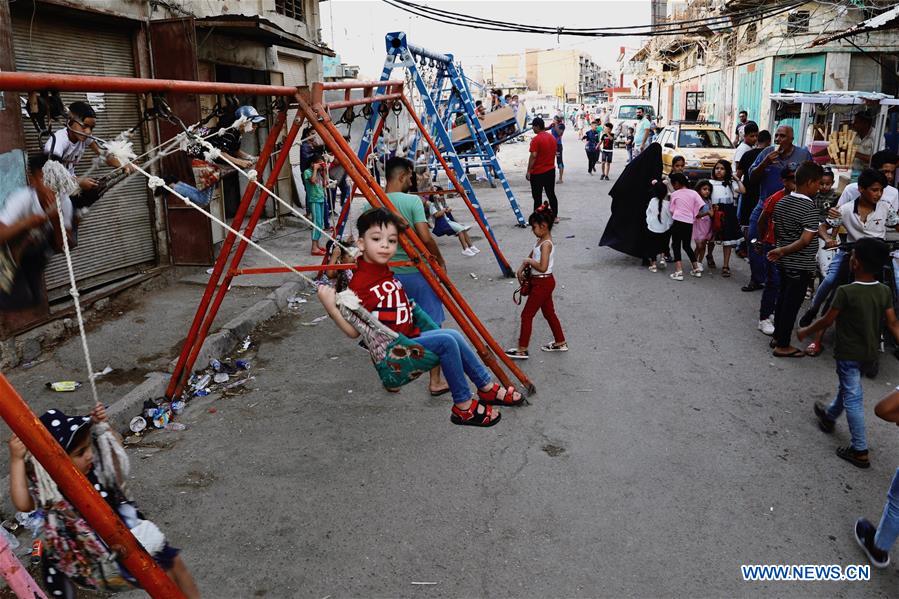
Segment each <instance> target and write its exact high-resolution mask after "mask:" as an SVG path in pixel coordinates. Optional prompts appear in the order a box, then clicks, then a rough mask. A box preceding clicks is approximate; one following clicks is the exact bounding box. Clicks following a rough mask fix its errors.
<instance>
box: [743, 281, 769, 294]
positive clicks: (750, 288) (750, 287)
mask: <svg viewBox="0 0 899 599" xmlns="http://www.w3.org/2000/svg"><path fill="white" fill-rule="evenodd" d="M764 288H765V286H764V285H759V284H758V283H756V282H755V281H749V284H748V285H743V286H742V287H740V291H747V292H748V291H758V290H759V289H764Z"/></svg>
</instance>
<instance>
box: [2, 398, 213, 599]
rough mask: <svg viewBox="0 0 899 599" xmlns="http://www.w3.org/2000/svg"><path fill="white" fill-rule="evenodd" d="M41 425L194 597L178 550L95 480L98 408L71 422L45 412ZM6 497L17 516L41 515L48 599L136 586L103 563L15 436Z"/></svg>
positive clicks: (94, 539)
mask: <svg viewBox="0 0 899 599" xmlns="http://www.w3.org/2000/svg"><path fill="white" fill-rule="evenodd" d="M40 420H41V423H43V425H44V426H45V427H46V428H47V430H48V431H50V434H51V435H52V436H53V438H54V439H56V441H57V442H58V443H59V444H60V445H61V446H62V448H63V449H64V450H65V451H66V453H67V454H69V458H70V459H71V460H72V463H73V464H74V465H75V467H76V468H77V469H78V471H79V472H81V473H82V474H83V475H84V476H85V477H86V478H87V480H88V482H90V483H91V485H93V487H94V489H96V490H97V492H98V493H99V494H100V496H101V497H102V498H103V499H104V500H105V501H106V503H108V504H109V506H110V507H111V508H112V509H113V511H114V512H115V513H116V514H118V516H119V517H120V518H121V519H122V522H124V523H125V525H126V526H128V528H130V529H131V530H132V532H133V533H135V536H138V537H139V540H140V542H141V544H142V545H144V547H145V548H147V551H148V552H149V553H151V554H152V555H153V558H154V559H155V560H156V562H157V563H158V564H159V565H160V566H161V567H162V568H163V569H164V570H165V571H166V572H167V573H168V575H169V577H170V578H171V579H172V580H173V581H174V582H175V584H177V585H178V587H179V588H180V589H181V591H182V592H183V593H184V595H185V597H189V598H191V599H193V598H197V597H199V596H200V592H199V590H198V589H197V586H196V583H195V582H194V580H193V577H192V576H191V574H190V572H189V571H188V570H187V566H185V564H184V562H183V561H182V560H181V558H180V556H179V555H178V554H179V550H178V549H176V548H174V547H172V546H171V545H169V544H168V542H166V541H165V537H164V536H163V535H162V533H161V532H160V531H159V529H158V528H157V527H156V526H155V525H154V524H153V523H152V522H149V521H148V520H145V519H144V518H143V515H142V514H141V513H140V512H138V511H137V508H136V507H135V505H134V503H133V502H132V501H130V500H129V499H128V497H127V496H126V495H125V493H124V491H123V490H122V489H121V488H120V487H119V486H117V485H113V486H110V485H108V484H104V482H102V481H101V480H100V479H101V478H104V479H105V477H100V476H99V475H98V472H97V469H96V468H95V465H94V449H95V447H96V445H95V440H94V436H93V434H92V433H93V432H95V431H93V429H94V425H99V424H101V423H105V422H106V410H105V409H104V408H103V406H102V405H97V406H96V407H95V408H94V409H93V410H92V411H91V413H90V415H89V416H74V417H71V416H66V415H65V414H64V413H62V412H61V411H59V410H48V411H47V412H46V413H44V414H43V415H42V416H41V417H40ZM104 426H107V427H108V425H104ZM98 428H100V427H98ZM106 434H108V433H106ZM113 434H114V433H113ZM9 492H10V499H11V501H12V504H13V506H14V507H15V508H16V509H17V510H19V511H21V512H31V511H34V510H35V509H39V510H41V511H43V512H44V514H45V518H46V521H45V524H44V527H43V536H44V539H45V543H46V546H45V549H44V555H43V562H42V567H43V575H44V583H45V585H46V588H47V590H48V591H50V594H51V595H52V596H53V597H63V598H65V599H75V597H76V595H77V590H76V585H77V586H79V587H84V588H90V589H97V590H104V591H108V590H121V589H123V588H128V587H134V586H136V584H137V583H136V581H135V580H134V578H133V577H132V576H131V575H130V574H128V572H127V571H125V569H124V568H122V567H121V565H119V564H118V563H116V562H112V561H110V560H109V559H108V558H109V556H110V555H111V554H110V550H109V549H108V548H107V547H106V545H104V544H103V541H102V540H101V539H100V537H99V536H98V535H97V533H95V532H94V530H93V529H92V528H91V527H90V525H89V524H88V523H87V522H86V521H85V520H84V518H83V517H82V516H81V515H80V514H79V513H78V511H77V510H76V509H75V508H74V507H73V506H72V505H71V503H70V502H69V501H68V500H67V499H66V498H65V497H64V496H63V495H62V493H60V492H59V490H58V489H57V488H56V485H55V484H54V483H53V481H52V479H50V478H49V475H48V474H47V473H46V471H44V469H43V467H42V466H41V465H40V463H38V462H37V460H35V459H34V458H33V457H30V456H29V454H28V450H27V449H26V448H25V444H24V443H22V441H21V440H20V439H19V438H18V437H16V436H15V435H13V436H12V438H10V440H9Z"/></svg>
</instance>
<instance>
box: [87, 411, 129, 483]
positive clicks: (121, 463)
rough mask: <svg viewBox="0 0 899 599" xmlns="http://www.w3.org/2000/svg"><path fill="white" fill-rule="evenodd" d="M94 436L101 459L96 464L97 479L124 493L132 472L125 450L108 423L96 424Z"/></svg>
mask: <svg viewBox="0 0 899 599" xmlns="http://www.w3.org/2000/svg"><path fill="white" fill-rule="evenodd" d="M94 435H95V436H96V441H97V453H98V454H99V457H100V460H99V461H98V462H96V463H95V464H94V470H95V471H96V473H97V478H98V479H99V480H100V482H101V483H103V484H104V485H106V486H107V487H116V488H118V489H122V491H124V490H125V486H126V483H127V481H128V474H129V472H130V471H131V461H130V460H129V459H128V454H127V453H125V448H124V447H122V444H121V443H119V439H118V437H116V435H115V433H114V432H113V431H112V427H110V426H109V423H108V422H100V423H97V424H95V425H94Z"/></svg>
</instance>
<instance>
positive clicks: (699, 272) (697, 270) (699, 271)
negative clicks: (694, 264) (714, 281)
mask: <svg viewBox="0 0 899 599" xmlns="http://www.w3.org/2000/svg"><path fill="white" fill-rule="evenodd" d="M690 276H691V277H696V278H697V279H698V278H699V277H701V276H702V269H701V268H694V269H693V270H691V271H690Z"/></svg>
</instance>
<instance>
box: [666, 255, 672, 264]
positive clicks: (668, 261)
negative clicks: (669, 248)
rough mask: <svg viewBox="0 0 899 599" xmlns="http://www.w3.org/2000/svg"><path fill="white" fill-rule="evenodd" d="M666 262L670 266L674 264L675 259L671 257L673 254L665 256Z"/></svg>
mask: <svg viewBox="0 0 899 599" xmlns="http://www.w3.org/2000/svg"><path fill="white" fill-rule="evenodd" d="M665 262H667V263H668V264H672V263H674V258H672V257H671V254H665Z"/></svg>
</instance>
